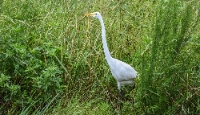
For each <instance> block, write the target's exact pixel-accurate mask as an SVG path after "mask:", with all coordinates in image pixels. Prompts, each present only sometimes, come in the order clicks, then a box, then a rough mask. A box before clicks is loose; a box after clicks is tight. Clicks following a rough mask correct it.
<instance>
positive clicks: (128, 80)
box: [108, 58, 137, 89]
mask: <svg viewBox="0 0 200 115" xmlns="http://www.w3.org/2000/svg"><path fill="white" fill-rule="evenodd" d="M111 61H112V62H111V63H110V62H108V65H109V67H110V71H111V73H112V75H113V77H114V78H115V79H116V81H117V82H118V89H120V87H121V86H124V85H133V80H134V78H136V75H137V72H136V71H135V70H134V69H133V68H132V67H131V66H130V65H129V64H127V63H125V62H122V61H120V60H118V59H115V58H112V59H111ZM116 68H117V69H116Z"/></svg>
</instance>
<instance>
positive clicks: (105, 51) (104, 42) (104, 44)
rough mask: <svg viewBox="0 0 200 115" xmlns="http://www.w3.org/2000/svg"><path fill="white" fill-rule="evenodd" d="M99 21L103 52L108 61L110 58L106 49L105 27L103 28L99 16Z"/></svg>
mask: <svg viewBox="0 0 200 115" xmlns="http://www.w3.org/2000/svg"><path fill="white" fill-rule="evenodd" d="M99 21H100V23H101V28H102V33H101V34H102V42H103V49H104V53H105V55H106V59H107V61H108V60H109V59H111V55H110V52H109V50H108V46H107V42H106V29H105V26H104V23H103V19H102V17H100V18H99Z"/></svg>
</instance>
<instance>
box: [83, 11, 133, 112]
mask: <svg viewBox="0 0 200 115" xmlns="http://www.w3.org/2000/svg"><path fill="white" fill-rule="evenodd" d="M86 15H87V16H93V17H95V18H97V19H98V20H99V21H100V24H101V27H102V42H103V48H104V53H105V56H106V60H107V62H108V65H109V67H110V71H111V73H112V75H113V77H114V78H115V79H116V81H117V85H118V90H119V96H120V100H121V99H122V97H121V89H120V88H121V86H123V85H133V80H134V78H136V75H137V72H136V71H135V69H134V68H133V67H131V66H130V65H129V64H127V63H125V62H122V61H120V60H118V59H115V58H112V56H111V55H110V52H109V50H108V46H107V42H106V30H105V26H104V23H103V19H102V16H101V14H100V13H99V12H94V13H89V14H86ZM121 105H122V103H121V102H120V109H121Z"/></svg>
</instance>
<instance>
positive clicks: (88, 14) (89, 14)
mask: <svg viewBox="0 0 200 115" xmlns="http://www.w3.org/2000/svg"><path fill="white" fill-rule="evenodd" d="M94 15H95V13H87V14H85V16H94Z"/></svg>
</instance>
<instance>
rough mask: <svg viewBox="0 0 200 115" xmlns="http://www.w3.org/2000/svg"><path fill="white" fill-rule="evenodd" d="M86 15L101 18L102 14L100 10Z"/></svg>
mask: <svg viewBox="0 0 200 115" xmlns="http://www.w3.org/2000/svg"><path fill="white" fill-rule="evenodd" d="M85 15H86V16H92V17H95V18H100V17H101V14H100V13H99V12H93V13H87V14H85Z"/></svg>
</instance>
